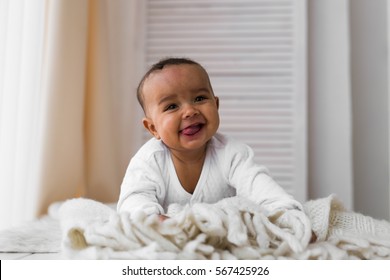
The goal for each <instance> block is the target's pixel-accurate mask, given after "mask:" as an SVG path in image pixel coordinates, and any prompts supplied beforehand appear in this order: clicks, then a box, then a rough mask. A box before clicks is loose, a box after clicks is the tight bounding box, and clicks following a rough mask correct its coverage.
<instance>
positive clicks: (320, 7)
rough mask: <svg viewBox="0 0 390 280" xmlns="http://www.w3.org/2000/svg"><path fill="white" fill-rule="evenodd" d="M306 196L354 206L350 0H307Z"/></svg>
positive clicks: (350, 206)
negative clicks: (333, 196)
mask: <svg viewBox="0 0 390 280" xmlns="http://www.w3.org/2000/svg"><path fill="white" fill-rule="evenodd" d="M308 9H309V11H308V14H309V20H308V28H309V30H308V35H309V36H308V37H309V41H308V44H309V59H308V60H309V76H308V80H309V86H308V101H309V132H308V135H309V170H308V172H309V178H308V182H309V184H308V185H309V197H310V198H311V199H315V198H320V197H325V196H328V195H330V194H331V193H334V194H336V195H337V196H338V197H339V198H340V199H341V201H342V202H343V203H344V205H345V206H346V207H347V208H349V209H352V208H353V188H352V186H353V182H352V161H351V159H352V151H351V149H352V147H351V143H352V137H351V127H352V122H351V107H350V104H351V102H350V97H351V96H350V67H349V63H350V61H349V49H350V48H349V17H348V9H349V6H348V0H315V1H308Z"/></svg>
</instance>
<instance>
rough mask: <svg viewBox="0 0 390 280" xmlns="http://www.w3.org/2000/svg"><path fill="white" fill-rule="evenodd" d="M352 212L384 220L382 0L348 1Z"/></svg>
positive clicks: (386, 206)
mask: <svg viewBox="0 0 390 280" xmlns="http://www.w3.org/2000/svg"><path fill="white" fill-rule="evenodd" d="M350 8H351V9H350V12H351V27H352V28H351V50H352V52H351V70H352V76H351V81H352V101H353V154H354V201H355V206H356V207H355V210H357V211H359V212H362V213H365V214H368V215H370V216H373V217H378V218H385V219H389V216H390V210H389V100H388V97H389V94H388V92H389V85H388V83H389V77H388V64H389V61H388V37H389V36H388V29H387V17H388V10H387V1H386V0H377V1H365V0H355V1H351V7H350Z"/></svg>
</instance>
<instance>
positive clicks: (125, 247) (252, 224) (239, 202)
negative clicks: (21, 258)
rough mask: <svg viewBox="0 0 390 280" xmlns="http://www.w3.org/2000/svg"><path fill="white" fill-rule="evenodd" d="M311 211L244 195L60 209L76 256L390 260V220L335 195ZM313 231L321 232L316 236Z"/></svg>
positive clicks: (74, 203) (70, 253) (80, 203)
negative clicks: (153, 209) (148, 210)
mask: <svg viewBox="0 0 390 280" xmlns="http://www.w3.org/2000/svg"><path fill="white" fill-rule="evenodd" d="M304 208H305V212H306V214H307V215H305V214H304V213H302V212H300V211H297V210H289V211H286V212H284V213H278V212H276V213H267V211H265V210H264V209H262V207H260V206H258V205H255V204H253V203H252V202H250V201H249V200H245V199H242V198H237V197H234V198H228V199H225V200H222V201H221V202H219V203H216V204H202V203H200V204H195V205H192V206H186V207H180V206H178V205H173V206H172V207H170V209H169V211H168V215H169V216H170V217H171V218H170V219H167V220H165V221H164V222H161V221H159V219H158V217H157V216H146V215H144V214H143V213H142V212H139V213H137V214H136V215H133V216H132V218H130V217H129V215H128V214H125V213H121V214H118V213H117V212H116V211H114V210H113V209H112V208H110V207H108V206H106V205H104V204H101V203H99V202H96V201H93V200H88V199H73V200H69V201H66V202H65V203H64V204H63V205H62V206H61V208H60V211H59V220H60V223H61V229H62V241H61V243H62V252H63V253H64V256H65V257H66V258H71V259H390V223H389V222H387V221H380V220H376V219H373V218H371V217H368V216H364V215H361V214H359V213H355V212H351V211H347V210H345V209H344V207H343V206H342V204H341V203H340V201H338V200H337V199H336V198H335V196H333V195H331V196H329V197H327V198H323V199H318V200H313V201H309V202H306V203H305V204H304ZM312 230H313V231H314V232H315V234H316V236H317V240H316V241H315V242H312V243H309V241H310V238H311V233H312Z"/></svg>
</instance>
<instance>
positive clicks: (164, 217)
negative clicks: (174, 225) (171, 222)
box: [158, 215, 169, 222]
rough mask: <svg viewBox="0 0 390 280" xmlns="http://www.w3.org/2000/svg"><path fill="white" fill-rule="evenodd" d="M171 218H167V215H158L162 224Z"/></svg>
mask: <svg viewBox="0 0 390 280" xmlns="http://www.w3.org/2000/svg"><path fill="white" fill-rule="evenodd" d="M168 218H169V217H168V216H165V215H158V219H159V221H160V222H164V221H165V220H166V219H168Z"/></svg>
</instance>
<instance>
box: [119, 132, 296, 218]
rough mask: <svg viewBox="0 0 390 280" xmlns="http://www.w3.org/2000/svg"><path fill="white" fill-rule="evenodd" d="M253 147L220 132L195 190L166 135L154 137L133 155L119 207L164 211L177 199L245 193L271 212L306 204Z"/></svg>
mask: <svg viewBox="0 0 390 280" xmlns="http://www.w3.org/2000/svg"><path fill="white" fill-rule="evenodd" d="M253 159H254V156H253V151H252V149H251V148H250V147H249V146H247V145H245V144H242V143H240V142H237V141H235V140H233V139H231V138H228V137H226V136H224V135H222V134H219V133H217V134H216V135H215V136H214V137H213V138H212V139H211V140H210V141H209V143H208V146H207V151H206V158H205V162H204V164H203V169H202V172H201V175H200V178H199V181H198V183H197V185H196V188H195V191H194V193H193V194H190V193H188V192H187V191H185V190H184V188H183V187H182V186H181V184H180V181H179V179H178V176H177V174H176V170H175V167H174V165H173V161H172V158H171V153H170V151H169V149H168V148H167V147H166V146H165V145H164V144H163V143H162V141H161V140H156V139H151V140H149V141H148V142H147V143H146V144H145V145H144V146H142V147H141V149H140V150H139V151H138V152H137V153H136V155H135V156H134V157H133V158H132V159H131V161H130V164H129V166H128V168H127V171H126V175H125V177H124V180H123V183H122V186H121V193H120V197H119V201H118V206H117V207H118V211H119V212H124V211H128V212H131V213H134V212H135V211H138V210H143V211H144V212H146V213H147V214H153V213H156V214H164V213H166V211H167V208H168V206H169V205H170V204H172V203H178V204H182V205H184V204H193V203H196V202H204V203H215V202H217V201H219V200H221V199H223V198H226V197H231V196H235V195H237V196H242V197H246V198H249V199H251V200H252V201H254V202H255V203H259V204H261V205H263V206H264V207H265V209H267V210H268V211H270V212H274V211H277V210H283V209H302V206H301V204H300V203H299V202H298V201H296V200H294V199H293V197H292V196H291V195H289V194H288V193H287V192H285V190H284V189H283V188H282V187H280V186H279V185H278V184H277V183H276V182H275V181H274V180H273V179H272V178H271V177H270V176H269V175H268V171H267V169H266V168H265V167H264V166H262V165H258V164H256V163H255V162H254V160H253Z"/></svg>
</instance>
